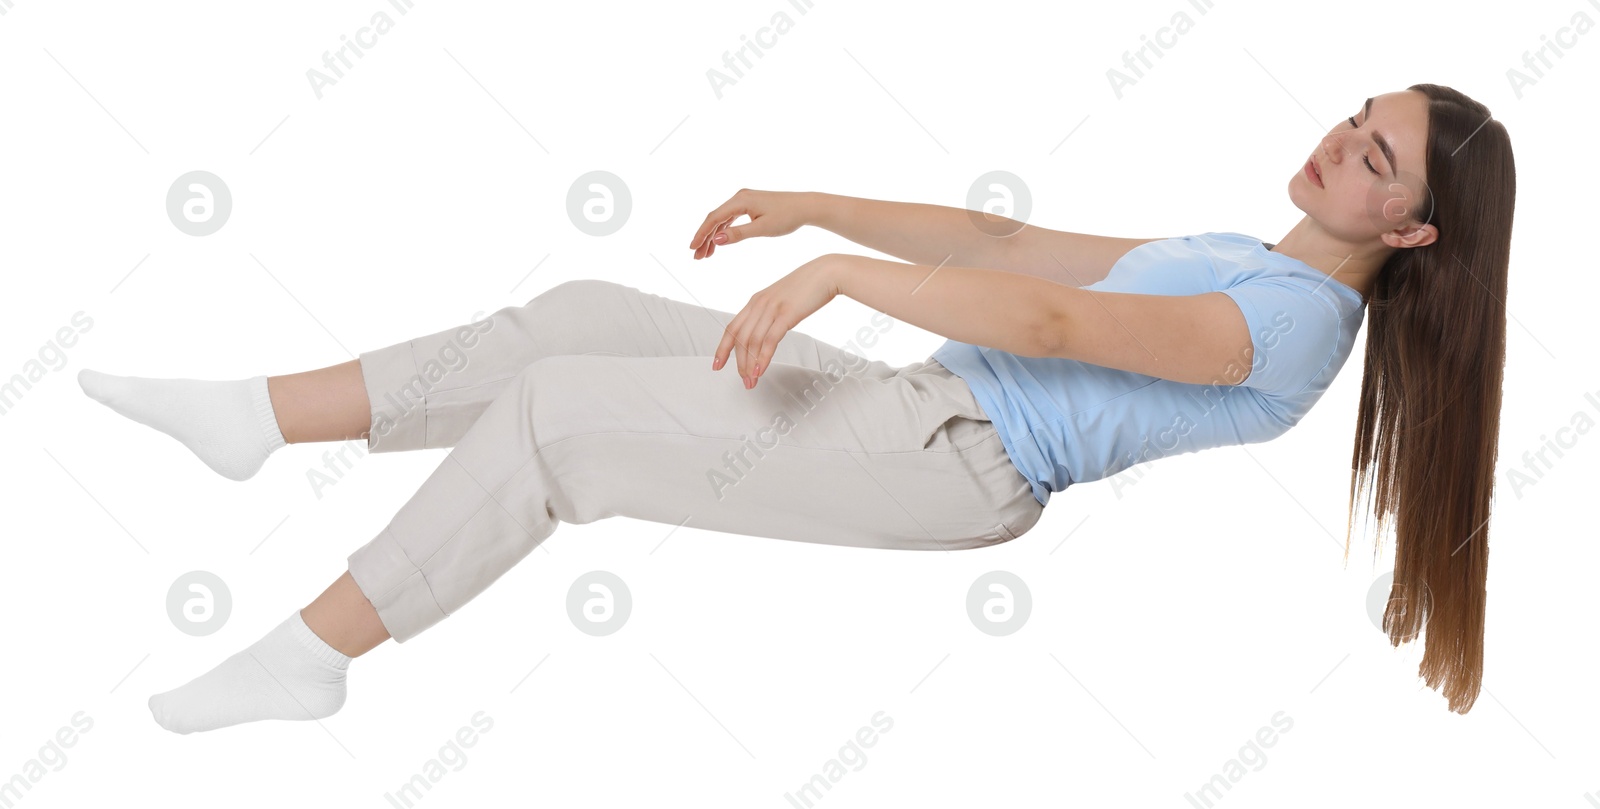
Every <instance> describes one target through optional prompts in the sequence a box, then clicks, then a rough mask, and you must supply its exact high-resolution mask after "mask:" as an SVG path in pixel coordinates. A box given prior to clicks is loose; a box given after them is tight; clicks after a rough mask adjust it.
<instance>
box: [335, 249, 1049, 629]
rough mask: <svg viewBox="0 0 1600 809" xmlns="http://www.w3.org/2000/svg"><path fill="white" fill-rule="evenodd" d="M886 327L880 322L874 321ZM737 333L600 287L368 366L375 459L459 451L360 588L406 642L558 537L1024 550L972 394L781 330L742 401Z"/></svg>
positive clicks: (1018, 497) (558, 293)
mask: <svg viewBox="0 0 1600 809" xmlns="http://www.w3.org/2000/svg"><path fill="white" fill-rule="evenodd" d="M880 317H881V316H880ZM732 319H733V315H732V314H731V313H728V312H722V311H719V310H715V309H707V308H705V307H701V306H695V305H691V304H686V303H682V302H679V301H675V300H672V299H669V298H664V297H661V296H658V295H652V294H649V293H646V292H642V291H640V290H637V289H634V288H632V287H628V286H624V285H622V284H617V283H612V282H609V281H599V280H582V281H570V282H567V283H564V284H561V285H559V286H556V287H554V288H552V289H550V290H549V291H547V292H545V293H543V294H541V295H539V296H538V297H537V298H534V299H533V300H532V301H529V302H528V303H527V304H526V305H523V306H514V307H507V308H504V309H501V310H499V311H497V312H495V313H494V314H493V315H490V316H489V317H487V318H483V319H479V320H475V321H473V322H472V323H471V324H468V325H463V326H461V327H458V328H453V329H448V330H445V331H441V332H438V333H436V334H431V335H428V336H425V337H419V338H416V339H413V340H408V341H406V342H403V343H398V344H396V345H393V346H390V347H388V348H383V349H379V350H376V351H368V352H364V353H362V354H361V355H360V362H361V372H362V374H363V376H364V379H365V385H366V389H367V395H368V398H369V400H370V401H371V404H372V432H371V436H370V438H369V439H368V448H369V450H370V451H373V452H388V451H401V450H411V449H422V448H451V449H450V453H449V455H448V456H447V457H446V458H445V459H444V461H443V462H442V463H441V464H440V465H439V467H438V468H437V469H436V470H434V472H433V473H432V474H431V475H430V476H429V477H428V479H427V480H426V481H425V482H424V483H423V485H422V487H421V488H420V489H418V490H417V493H416V494H415V495H413V496H412V497H411V499H410V500H409V501H408V502H406V504H405V505H404V506H402V507H401V508H400V510H399V512H398V513H396V514H395V515H394V518H393V519H392V520H391V521H390V522H389V524H388V525H387V527H385V528H384V529H383V530H382V531H381V532H380V533H379V534H378V535H377V536H376V537H375V538H374V539H373V540H372V541H371V542H369V543H367V544H366V545H364V546H362V547H360V548H358V549H356V551H355V552H354V553H352V554H350V557H349V567H350V573H351V576H352V577H353V578H354V579H355V582H356V584H357V585H358V586H359V587H360V588H361V591H362V592H363V593H364V594H365V595H366V596H367V598H368V599H369V600H370V601H371V602H372V604H373V606H374V607H375V608H376V609H377V611H378V616H379V618H380V619H381V620H382V621H383V624H384V626H385V627H386V628H387V629H388V631H389V634H390V635H391V636H392V637H393V638H394V639H395V641H397V642H400V643H404V642H405V641H406V640H408V639H410V638H412V637H414V636H415V635H417V634H418V633H419V632H421V631H423V630H424V629H427V628H428V627H430V626H432V625H434V624H435V623H438V622H439V620H440V619H442V618H444V617H445V616H447V615H450V614H451V613H453V612H455V611H456V610H458V609H460V608H461V607H462V605H464V604H466V603H467V602H468V601H471V600H472V599H473V598H474V597H476V596H477V595H478V594H479V593H481V592H483V591H484V590H485V589H486V588H488V586H489V585H490V584H492V583H494V581H495V580H496V579H498V578H499V577H500V576H501V575H503V574H504V573H505V572H506V571H507V570H509V569H510V568H511V567H512V566H513V565H515V564H517V562H519V561H521V560H522V558H523V557H525V556H527V555H528V554H529V553H530V552H531V551H532V550H533V549H534V548H535V547H537V546H538V545H539V543H540V542H543V541H544V539H545V537H548V536H549V535H550V534H551V532H553V531H555V529H556V526H557V525H558V524H560V523H562V522H568V523H574V524H583V523H589V522H593V521H595V520H599V519H604V518H606V517H614V516H621V517H631V518H634V519H639V520H650V521H654V522H659V523H665V524H670V525H687V526H689V527H693V528H703V529H707V530H712V531H723V532H730V533H738V534H746V535H750V536H760V537H772V538H777V539H789V540H799V541H803V542H819V543H826V544H830V545H848V546H855V547H861V548H896V549H908V550H931V551H938V550H946V551H950V550H960V549H968V548H980V547H985V546H988V545H992V544H995V543H998V542H1003V541H1006V540H1009V539H1014V538H1016V537H1018V536H1020V535H1022V534H1023V533H1024V532H1026V531H1027V530H1028V529H1030V528H1032V527H1033V525H1034V524H1035V523H1036V522H1038V520H1039V517H1040V514H1041V513H1042V512H1043V510H1044V509H1043V506H1041V505H1039V502H1038V501H1037V500H1035V499H1034V498H1033V494H1032V491H1031V489H1030V487H1029V486H1028V482H1027V480H1026V479H1025V478H1024V477H1023V476H1022V474H1021V473H1020V472H1019V471H1018V470H1017V468H1016V467H1015V466H1014V465H1013V464H1012V463H1011V460H1010V458H1009V457H1008V456H1007V454H1006V452H1005V447H1004V445H1003V444H1002V443H1001V441H1000V436H999V433H998V432H996V430H995V427H994V425H993V424H992V423H991V422H990V421H989V420H988V418H987V416H986V415H985V414H984V413H983V411H982V410H981V409H980V408H979V406H978V404H977V402H976V401H975V400H974V399H973V397H972V393H971V391H970V389H969V388H968V387H967V385H966V383H965V382H963V381H962V380H961V378H960V377H957V376H955V375H954V374H952V373H951V372H950V371H948V370H946V369H945V368H944V366H942V365H940V364H939V363H938V362H936V361H934V360H933V359H932V358H931V357H930V358H928V359H926V360H923V361H921V362H916V363H912V364H910V365H907V366H905V367H902V368H894V367H891V366H889V365H887V364H885V363H883V362H881V361H868V360H866V359H864V358H862V357H861V356H860V355H859V354H856V353H854V352H852V351H847V350H845V349H842V348H838V347H835V346H832V345H829V344H827V343H824V342H821V341H819V340H816V339H813V338H811V337H809V336H807V335H805V334H802V333H800V332H798V331H791V332H790V333H789V334H788V335H786V336H785V337H784V338H783V340H782V341H781V342H780V343H779V345H778V348H777V351H776V353H775V354H774V356H773V359H772V363H771V368H770V369H768V370H767V371H765V372H764V373H763V374H762V378H761V380H760V382H759V384H757V385H756V387H755V388H754V389H752V390H746V389H745V387H744V383H743V381H742V380H741V379H740V378H739V373H738V369H737V366H736V365H735V363H734V361H733V357H732V356H730V357H729V361H728V364H727V365H726V366H724V367H723V369H722V370H720V371H713V370H711V359H712V356H713V354H714V353H715V351H716V347H717V344H718V343H719V342H720V341H721V340H722V335H723V329H724V327H725V325H726V324H727V323H729V322H731V321H732Z"/></svg>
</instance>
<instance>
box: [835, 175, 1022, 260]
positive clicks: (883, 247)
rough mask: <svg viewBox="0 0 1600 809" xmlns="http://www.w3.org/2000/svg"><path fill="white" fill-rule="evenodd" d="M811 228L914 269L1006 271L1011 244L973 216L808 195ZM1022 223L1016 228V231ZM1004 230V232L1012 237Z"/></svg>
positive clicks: (908, 205)
mask: <svg viewBox="0 0 1600 809" xmlns="http://www.w3.org/2000/svg"><path fill="white" fill-rule="evenodd" d="M811 195H812V200H811V211H812V214H811V216H810V217H809V218H808V221H809V222H810V224H813V225H815V226H817V227H820V228H822V229H824V230H828V231H832V232H833V233H836V234H838V235H840V236H843V237H845V238H846V239H849V240H850V241H852V242H855V243H856V244H859V245H861V246H863V247H868V248H871V249H873V250H876V251H878V252H880V253H887V254H889V255H891V256H894V257H895V258H898V259H900V260H902V261H909V262H911V263H913V264H925V265H928V266H930V267H934V266H938V265H939V263H940V262H945V263H947V264H952V265H955V266H960V267H992V268H996V269H1000V268H1004V267H1005V265H1006V248H1008V247H1009V246H1010V243H1009V240H1008V239H1007V238H1004V237H998V236H991V235H989V234H987V233H984V232H983V231H982V230H979V229H978V228H977V227H976V226H974V225H973V222H972V219H971V217H974V216H982V214H980V213H977V212H975V211H968V210H965V209H963V208H951V207H948V206H944V205H928V204H924V203H920V202H890V201H886V200H876V199H863V198H861V197H846V196H841V195H838V194H827V193H822V192H811ZM990 221H993V222H995V223H997V224H1003V223H1004V221H1005V220H1002V219H1000V218H998V217H991V218H990ZM1021 226H1022V223H1020V222H1018V223H1016V227H1018V228H1020V227H1021ZM1010 230H1011V228H1006V229H1005V232H1010Z"/></svg>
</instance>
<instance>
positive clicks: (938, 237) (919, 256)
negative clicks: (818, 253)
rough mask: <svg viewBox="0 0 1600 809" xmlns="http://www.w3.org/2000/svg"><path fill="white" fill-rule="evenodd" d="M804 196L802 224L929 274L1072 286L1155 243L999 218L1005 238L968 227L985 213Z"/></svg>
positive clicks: (1091, 280) (1083, 283)
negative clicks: (1022, 278) (950, 271)
mask: <svg viewBox="0 0 1600 809" xmlns="http://www.w3.org/2000/svg"><path fill="white" fill-rule="evenodd" d="M807 196H808V197H809V199H808V200H807V204H806V209H807V211H808V213H807V215H806V217H805V218H806V222H807V223H808V224H811V225H815V226H817V227H820V228H822V229H824V230H828V231H832V232H833V233H836V234H838V235H840V236H843V237H845V238H846V239H849V240H850V241H852V242H855V243H856V244H859V245H861V246H863V247H869V248H871V249H873V250H876V251H878V252H880V253H887V254H889V255H891V256H894V257H895V258H898V259H900V260H901V261H907V262H910V263H912V264H921V265H926V266H929V267H935V266H938V265H939V264H941V263H943V264H947V265H952V266H957V267H984V268H987V269H991V270H1000V271H1004V272H1008V273H1017V274H1022V275H1031V276H1034V277H1036V278H1042V279H1044V280H1046V281H1052V282H1055V283H1058V284H1065V285H1067V286H1073V287H1081V286H1088V285H1089V284H1093V283H1095V282H1096V281H1099V280H1101V279H1103V278H1105V277H1106V275H1107V274H1108V273H1109V272H1110V271H1111V267H1112V265H1114V264H1115V263H1116V262H1117V259H1119V258H1121V257H1122V256H1123V254H1124V253H1127V252H1128V251H1129V250H1131V249H1133V248H1135V247H1137V246H1139V245H1141V244H1144V243H1145V242H1152V241H1157V240H1156V239H1126V238H1120V237H1114V236H1095V235H1092V234H1088V233H1070V232H1067V231H1061V230H1050V229H1048V228H1041V227H1035V226H1033V225H1028V224H1024V223H1022V222H1019V221H1017V220H1014V219H1003V218H1000V219H995V218H991V221H996V228H997V229H998V230H1000V231H1002V232H1008V233H1011V235H1010V236H991V235H989V234H988V233H985V232H984V231H983V230H981V229H979V228H977V227H976V226H974V225H973V222H972V217H975V216H984V214H982V213H980V212H977V211H970V210H967V209H964V208H951V207H947V206H943V205H928V204H924V203H920V202H888V201H884V200H875V199H862V198H859V197H846V196H840V195H838V194H827V193H823V192H816V191H813V192H807ZM1006 223H1009V225H1007V224H1006ZM1001 225H1005V226H1004V227H1001Z"/></svg>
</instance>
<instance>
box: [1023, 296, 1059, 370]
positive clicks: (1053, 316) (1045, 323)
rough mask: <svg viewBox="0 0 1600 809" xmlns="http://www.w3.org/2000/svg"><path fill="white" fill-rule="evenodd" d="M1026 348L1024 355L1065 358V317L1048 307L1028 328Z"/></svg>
mask: <svg viewBox="0 0 1600 809" xmlns="http://www.w3.org/2000/svg"><path fill="white" fill-rule="evenodd" d="M1025 348H1026V350H1027V353H1025V354H1024V356H1028V357H1052V358H1065V357H1066V356H1067V353H1066V352H1067V331H1066V323H1065V322H1064V319H1063V318H1062V317H1060V316H1059V314H1058V313H1056V312H1054V311H1051V310H1049V309H1048V308H1046V309H1045V311H1044V312H1042V313H1041V314H1040V315H1039V317H1037V318H1035V319H1034V321H1033V326H1032V327H1031V328H1030V329H1028V331H1027V335H1026V342H1025Z"/></svg>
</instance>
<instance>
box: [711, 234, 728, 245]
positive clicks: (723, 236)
mask: <svg viewBox="0 0 1600 809" xmlns="http://www.w3.org/2000/svg"><path fill="white" fill-rule="evenodd" d="M711 241H714V242H716V243H717V244H723V243H724V242H726V241H728V234H726V233H718V234H717V235H715V236H712V237H711Z"/></svg>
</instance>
